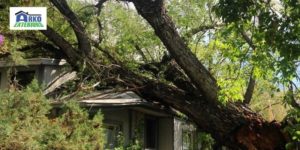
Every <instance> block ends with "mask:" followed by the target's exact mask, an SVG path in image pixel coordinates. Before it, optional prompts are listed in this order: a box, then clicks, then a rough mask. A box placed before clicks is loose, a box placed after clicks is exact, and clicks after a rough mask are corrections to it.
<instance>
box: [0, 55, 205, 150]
mask: <svg viewBox="0 0 300 150" xmlns="http://www.w3.org/2000/svg"><path fill="white" fill-rule="evenodd" d="M27 62H28V63H27V65H26V66H24V65H15V64H13V63H9V62H4V61H0V78H1V79H0V88H1V89H5V88H8V87H9V86H10V85H12V84H17V85H18V86H19V87H20V88H22V87H25V86H26V85H27V84H29V83H30V82H31V80H33V79H34V78H35V79H37V80H38V82H39V83H40V84H41V85H43V86H44V87H46V88H45V89H46V90H45V94H47V93H49V92H51V91H53V90H54V89H55V88H56V87H58V86H60V85H62V84H64V83H65V82H67V81H69V80H71V79H73V78H75V77H76V73H75V72H71V69H70V67H68V64H67V62H66V61H65V60H57V59H48V58H35V59H28V60H27ZM16 82H17V83H16ZM57 105H60V103H59V102H53V106H57ZM80 105H81V106H82V107H85V108H88V110H89V112H90V113H91V114H93V113H95V112H97V111H99V109H101V112H102V114H103V115H104V120H103V123H104V127H105V132H106V140H107V144H106V145H105V149H113V148H114V147H115V146H116V144H117V140H118V139H117V138H118V135H120V134H121V135H122V136H123V138H124V144H125V145H128V144H130V143H131V142H132V140H133V139H139V141H140V143H142V145H143V146H144V149H145V150H193V149H194V150H196V149H200V148H201V145H200V144H199V141H198V139H199V138H198V132H197V129H196V128H195V125H194V124H192V123H190V122H188V121H186V120H185V119H183V118H182V117H179V115H178V113H177V111H176V110H174V109H172V108H166V107H164V106H163V105H160V104H159V103H158V102H148V101H146V100H144V99H143V98H141V97H139V96H138V95H137V94H135V93H134V92H132V91H123V92H122V91H116V90H115V89H106V90H101V91H94V92H91V93H90V94H87V95H85V96H83V97H82V100H81V101H80ZM54 113H56V112H54ZM57 113H58V112H57Z"/></svg>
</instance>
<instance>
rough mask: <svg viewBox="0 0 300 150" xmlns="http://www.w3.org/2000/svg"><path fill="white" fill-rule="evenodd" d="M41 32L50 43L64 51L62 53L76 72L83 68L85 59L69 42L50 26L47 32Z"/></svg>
mask: <svg viewBox="0 0 300 150" xmlns="http://www.w3.org/2000/svg"><path fill="white" fill-rule="evenodd" d="M40 32H42V33H43V34H44V35H45V36H46V37H47V38H48V39H49V40H50V41H52V42H53V43H54V44H55V45H57V46H58V47H59V48H60V49H61V50H62V52H63V53H64V54H65V55H66V56H67V61H68V62H69V63H70V64H71V66H72V67H73V68H74V69H75V70H78V69H79V68H80V67H81V63H82V62H83V58H82V57H81V56H80V55H79V54H78V52H77V50H76V49H75V48H74V47H72V45H71V44H70V43H69V42H68V41H67V40H65V38H64V37H62V36H61V35H59V34H58V33H57V32H56V31H54V30H53V29H52V28H51V27H50V26H48V27H47V30H40Z"/></svg>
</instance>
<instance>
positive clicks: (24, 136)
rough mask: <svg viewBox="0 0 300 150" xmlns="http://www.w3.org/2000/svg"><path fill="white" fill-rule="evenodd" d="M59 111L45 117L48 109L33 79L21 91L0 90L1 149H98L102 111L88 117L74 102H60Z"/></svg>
mask: <svg viewBox="0 0 300 150" xmlns="http://www.w3.org/2000/svg"><path fill="white" fill-rule="evenodd" d="M61 108H62V110H63V114H61V115H59V116H58V117H55V118H51V119H49V118H48V117H47V115H48V114H49V112H50V110H51V106H50V103H49V100H47V99H46V98H45V97H44V95H43V94H42V91H41V90H40V87H39V86H38V84H37V81H34V82H33V83H32V84H31V85H30V86H29V87H27V88H26V89H24V90H22V91H10V92H7V91H0V147H1V149H10V150H14V149H18V150H22V149H61V150H64V149H72V150H76V149H80V150H81V149H102V148H103V145H104V140H103V139H104V137H103V135H104V133H103V129H102V118H103V117H102V115H101V114H96V115H95V116H94V117H93V118H92V119H89V115H88V112H87V111H85V110H83V109H81V108H80V107H79V105H78V104H77V103H76V102H74V101H73V102H68V103H65V104H63V105H62V106H61Z"/></svg>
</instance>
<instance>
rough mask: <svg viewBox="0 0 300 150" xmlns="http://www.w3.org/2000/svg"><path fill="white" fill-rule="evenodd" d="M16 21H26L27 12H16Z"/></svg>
mask: <svg viewBox="0 0 300 150" xmlns="http://www.w3.org/2000/svg"><path fill="white" fill-rule="evenodd" d="M15 15H16V22H21V21H22V22H27V21H28V12H27V13H26V12H24V11H19V12H17V13H16V14H15Z"/></svg>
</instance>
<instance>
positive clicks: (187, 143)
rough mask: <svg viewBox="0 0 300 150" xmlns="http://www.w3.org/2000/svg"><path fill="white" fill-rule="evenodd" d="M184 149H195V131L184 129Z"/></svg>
mask: <svg viewBox="0 0 300 150" xmlns="http://www.w3.org/2000/svg"><path fill="white" fill-rule="evenodd" d="M182 150H193V132H192V131H188V130H183V131H182Z"/></svg>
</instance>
